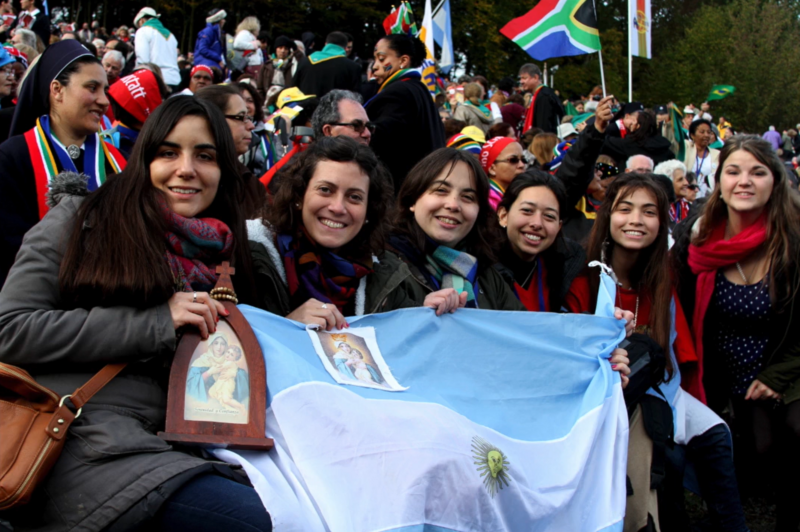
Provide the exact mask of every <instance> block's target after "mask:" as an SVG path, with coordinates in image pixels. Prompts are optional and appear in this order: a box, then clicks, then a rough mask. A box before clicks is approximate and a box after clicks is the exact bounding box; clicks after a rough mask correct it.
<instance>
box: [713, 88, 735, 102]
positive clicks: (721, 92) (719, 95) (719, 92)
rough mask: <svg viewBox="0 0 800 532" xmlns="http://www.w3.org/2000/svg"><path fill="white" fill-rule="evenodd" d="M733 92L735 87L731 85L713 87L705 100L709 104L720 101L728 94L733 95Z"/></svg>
mask: <svg viewBox="0 0 800 532" xmlns="http://www.w3.org/2000/svg"><path fill="white" fill-rule="evenodd" d="M735 90H736V87H734V86H733V85H714V86H713V87H711V92H710V93H709V94H708V98H707V100H708V101H709V102H710V101H711V100H721V99H723V98H724V97H726V96H728V95H729V94H733V91H735Z"/></svg>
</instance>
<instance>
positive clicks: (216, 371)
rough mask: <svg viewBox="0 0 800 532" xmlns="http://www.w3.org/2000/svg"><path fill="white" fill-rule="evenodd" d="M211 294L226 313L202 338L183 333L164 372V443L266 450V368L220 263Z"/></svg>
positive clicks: (194, 333) (225, 266)
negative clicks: (169, 367) (166, 377)
mask: <svg viewBox="0 0 800 532" xmlns="http://www.w3.org/2000/svg"><path fill="white" fill-rule="evenodd" d="M217 273H219V274H220V275H219V280H218V281H217V284H216V286H215V287H214V289H213V290H211V297H212V298H214V299H217V300H219V301H222V304H223V306H224V307H225V309H226V310H227V311H229V312H230V314H229V315H228V316H222V315H220V316H219V322H218V323H217V330H216V331H215V332H214V333H213V334H210V335H209V336H208V338H206V339H205V340H203V339H202V338H201V337H200V333H199V332H197V331H196V330H191V331H187V332H186V334H184V335H183V337H182V338H181V340H180V343H179V344H178V350H177V351H176V352H175V358H174V359H173V362H172V370H171V371H170V376H169V392H168V396H167V423H166V430H165V432H159V433H158V436H159V437H160V438H161V439H163V440H166V441H170V442H176V443H182V444H188V445H198V446H202V447H224V448H232V449H253V450H268V449H271V448H272V447H273V441H272V440H271V439H269V438H267V437H266V436H265V435H264V430H265V423H266V421H265V418H266V410H267V372H266V368H265V366H264V356H263V354H262V353H261V347H259V345H258V340H256V336H255V334H254V333H253V329H251V328H250V325H249V324H248V323H247V320H246V319H245V317H244V316H243V315H242V313H241V312H240V311H239V309H237V308H236V303H237V302H238V300H237V299H236V293H235V292H234V291H233V283H232V282H231V275H233V274H234V269H233V268H231V267H230V264H229V263H227V262H223V263H222V265H221V266H219V267H218V268H217Z"/></svg>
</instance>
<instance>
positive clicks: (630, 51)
mask: <svg viewBox="0 0 800 532" xmlns="http://www.w3.org/2000/svg"><path fill="white" fill-rule="evenodd" d="M632 1H633V0H628V101H629V102H632V101H633V36H632V35H631V32H632V31H633V19H631V8H632V6H631V2H632Z"/></svg>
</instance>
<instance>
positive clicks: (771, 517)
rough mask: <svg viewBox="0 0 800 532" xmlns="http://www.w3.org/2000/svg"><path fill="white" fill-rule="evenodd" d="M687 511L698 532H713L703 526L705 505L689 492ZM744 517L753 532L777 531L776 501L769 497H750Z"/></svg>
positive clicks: (687, 493)
mask: <svg viewBox="0 0 800 532" xmlns="http://www.w3.org/2000/svg"><path fill="white" fill-rule="evenodd" d="M798 504H800V501H798ZM686 510H687V512H688V513H689V517H690V518H691V520H692V523H694V524H696V526H697V528H696V529H695V530H696V531H697V532H701V531H702V532H706V531H707V530H708V531H710V530H711V527H704V526H703V525H704V520H705V518H706V515H707V512H706V505H705V503H704V502H703V500H702V499H701V498H700V497H698V496H697V495H694V494H693V493H690V492H688V491H687V492H686ZM744 517H745V520H746V521H747V526H748V527H749V528H750V530H751V532H773V530H774V529H775V501H774V500H772V498H768V497H750V498H749V499H748V500H747V501H745V503H744Z"/></svg>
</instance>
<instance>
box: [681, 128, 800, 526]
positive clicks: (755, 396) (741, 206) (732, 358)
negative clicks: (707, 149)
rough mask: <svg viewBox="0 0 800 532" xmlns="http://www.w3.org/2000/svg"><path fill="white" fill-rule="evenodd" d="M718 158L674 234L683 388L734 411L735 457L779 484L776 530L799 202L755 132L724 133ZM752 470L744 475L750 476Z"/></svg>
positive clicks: (783, 521)
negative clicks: (710, 181)
mask: <svg viewBox="0 0 800 532" xmlns="http://www.w3.org/2000/svg"><path fill="white" fill-rule="evenodd" d="M719 162H720V164H719V166H718V167H717V170H716V175H715V178H716V179H715V181H716V185H715V188H714V191H713V192H712V194H711V196H710V197H709V200H708V202H707V203H706V205H705V207H704V208H703V209H702V211H701V212H700V213H699V214H698V215H695V216H693V217H692V216H690V217H689V218H687V220H685V221H684V226H683V230H682V231H679V232H677V233H676V235H675V236H676V245H675V248H674V250H673V253H674V256H675V260H676V267H677V268H678V270H677V271H680V272H681V273H682V276H681V279H680V291H681V302H682V303H683V305H684V308H685V309H686V310H687V315H688V317H689V320H690V323H692V327H693V332H694V340H695V346H696V350H697V354H698V359H699V362H698V365H697V371H696V372H694V374H692V375H687V377H691V380H689V379H687V389H688V390H689V391H690V392H692V393H693V394H695V395H696V396H697V397H698V398H699V399H701V400H704V401H706V400H707V401H708V404H709V406H711V407H712V408H713V409H714V410H716V411H718V412H722V413H725V414H727V415H730V414H731V413H732V414H733V420H732V423H733V426H734V429H735V430H734V433H737V434H738V435H739V436H740V439H741V443H742V444H743V445H741V446H740V447H739V448H740V449H742V452H740V453H738V455H737V456H739V457H741V458H742V459H745V458H746V457H747V456H748V455H749V454H752V453H755V457H756V459H757V462H756V463H757V465H758V466H759V467H758V470H761V471H764V470H766V471H770V472H773V473H774V475H773V479H772V480H774V485H775V486H782V488H780V489H779V490H778V494H779V499H778V528H777V529H776V530H796V529H797V526H798V524H800V507H798V505H797V500H798V497H799V496H800V490H798V488H797V484H796V483H795V482H794V481H793V479H794V478H796V476H797V474H798V473H800V454H798V451H797V450H798V449H800V401H798V399H800V356H799V355H798V350H799V348H800V327H798V317H797V316H798V309H796V308H795V306H796V301H797V295H798V290H800V264H799V263H800V201H798V198H797V196H796V194H795V193H794V192H793V191H792V190H790V186H789V184H788V183H789V180H788V178H787V175H786V171H785V169H784V166H783V165H782V164H781V161H780V159H778V157H777V155H776V154H775V153H774V151H773V150H772V147H771V146H770V144H769V143H767V142H766V141H765V140H763V139H761V138H760V137H756V136H750V135H737V136H735V137H733V138H731V139H729V140H728V142H726V144H725V146H724V147H723V149H722V151H721V153H720V157H719ZM705 376H707V378H705ZM748 451H751V453H749V452H748ZM771 459H774V460H776V461H775V462H774V463H769V462H768V461H769V460H771ZM758 462H761V463H758ZM741 465H743V466H744V465H746V464H745V463H744V462H743V463H742V464H741ZM745 469H748V468H745ZM753 471H755V468H754V469H753ZM743 472H746V471H743ZM754 475H755V473H754ZM754 475H751V476H749V477H745V478H746V480H747V481H748V484H749V483H750V482H751V481H753V480H754V479H755V478H756V477H755V476H754Z"/></svg>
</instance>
